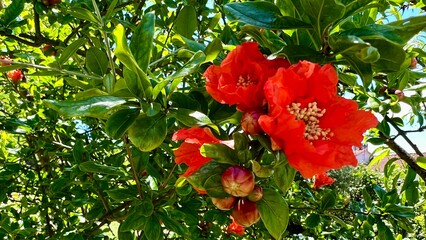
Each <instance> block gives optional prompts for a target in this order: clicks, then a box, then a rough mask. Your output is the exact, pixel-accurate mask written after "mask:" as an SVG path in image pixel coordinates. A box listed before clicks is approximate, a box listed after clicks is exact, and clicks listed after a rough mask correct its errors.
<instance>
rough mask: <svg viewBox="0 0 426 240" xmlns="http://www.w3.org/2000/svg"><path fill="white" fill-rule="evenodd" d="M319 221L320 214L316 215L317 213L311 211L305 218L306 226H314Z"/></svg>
mask: <svg viewBox="0 0 426 240" xmlns="http://www.w3.org/2000/svg"><path fill="white" fill-rule="evenodd" d="M320 221H321V217H320V215H318V214H317V213H311V214H310V215H309V216H308V217H307V218H306V219H305V224H306V226H307V227H308V228H314V227H316V226H318V224H319V223H320Z"/></svg>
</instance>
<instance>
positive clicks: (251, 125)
mask: <svg viewBox="0 0 426 240" xmlns="http://www.w3.org/2000/svg"><path fill="white" fill-rule="evenodd" d="M261 115H263V113H262V112H260V111H250V112H245V113H244V114H243V116H242V117H241V127H242V128H243V130H244V132H246V133H248V134H251V135H257V134H259V133H262V132H263V130H262V128H261V127H260V125H259V122H258V120H259V117H260V116H261Z"/></svg>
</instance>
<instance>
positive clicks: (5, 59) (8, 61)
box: [0, 56, 12, 66]
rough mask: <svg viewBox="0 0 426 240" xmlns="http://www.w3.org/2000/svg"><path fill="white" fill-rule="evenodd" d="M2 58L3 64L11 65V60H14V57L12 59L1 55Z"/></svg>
mask: <svg viewBox="0 0 426 240" xmlns="http://www.w3.org/2000/svg"><path fill="white" fill-rule="evenodd" d="M0 59H1V60H2V62H1V65H2V66H9V65H10V62H12V59H10V57H5V56H1V57H0Z"/></svg>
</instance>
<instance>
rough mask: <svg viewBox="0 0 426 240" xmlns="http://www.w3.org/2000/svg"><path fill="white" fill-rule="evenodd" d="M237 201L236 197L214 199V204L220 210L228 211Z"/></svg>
mask: <svg viewBox="0 0 426 240" xmlns="http://www.w3.org/2000/svg"><path fill="white" fill-rule="evenodd" d="M235 199H236V198H235V197H234V196H230V197H227V198H212V202H213V204H214V205H215V206H216V207H217V208H218V209H220V210H224V211H226V210H229V209H231V208H232V207H233V206H234V203H235Z"/></svg>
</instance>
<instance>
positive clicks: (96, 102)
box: [44, 96, 126, 119]
mask: <svg viewBox="0 0 426 240" xmlns="http://www.w3.org/2000/svg"><path fill="white" fill-rule="evenodd" d="M124 103H126V100H124V99H122V98H119V97H113V96H95V97H90V98H87V99H83V100H77V101H73V100H66V101H56V100H44V104H45V105H46V106H47V107H49V108H51V109H53V110H55V111H57V112H58V113H59V114H61V115H63V116H65V117H82V116H85V117H95V118H101V119H105V118H107V117H108V115H109V114H110V113H111V111H113V110H115V109H117V108H119V107H120V105H122V104H124Z"/></svg>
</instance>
